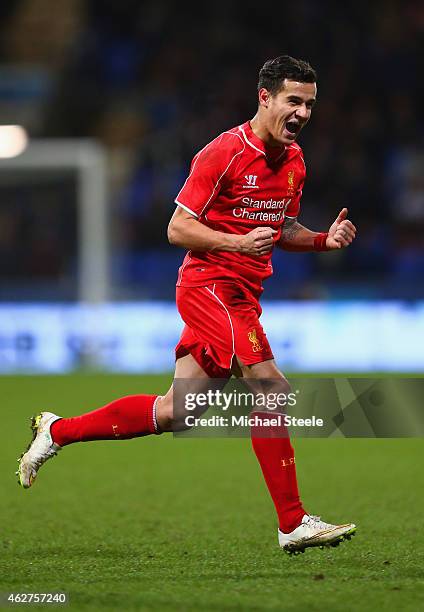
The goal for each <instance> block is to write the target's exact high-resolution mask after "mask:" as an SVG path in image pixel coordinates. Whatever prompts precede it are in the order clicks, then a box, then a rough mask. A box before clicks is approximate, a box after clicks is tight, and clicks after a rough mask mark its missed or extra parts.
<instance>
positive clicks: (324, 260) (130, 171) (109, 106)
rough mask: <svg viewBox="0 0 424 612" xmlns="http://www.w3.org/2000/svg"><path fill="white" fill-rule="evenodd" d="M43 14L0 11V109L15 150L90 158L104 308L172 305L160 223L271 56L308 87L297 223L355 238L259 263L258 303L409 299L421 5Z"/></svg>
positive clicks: (244, 107)
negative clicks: (31, 144) (101, 174)
mask: <svg viewBox="0 0 424 612" xmlns="http://www.w3.org/2000/svg"><path fill="white" fill-rule="evenodd" d="M47 5H49V2H47V1H46V0H14V2H9V3H7V8H6V7H4V8H2V9H1V11H2V15H1V16H2V26H1V44H0V53H1V56H0V59H1V66H0V76H1V75H2V74H3V75H6V76H7V77H8V78H7V79H6V81H5V80H4V79H3V85H0V111H3V116H6V117H8V116H9V117H10V118H11V122H13V123H19V122H20V119H21V120H22V122H23V123H24V124H25V125H27V127H28V129H29V131H30V134H31V135H33V136H37V137H54V138H55V137H71V138H76V137H93V138H96V139H98V140H99V141H100V142H102V143H103V144H104V145H105V147H106V148H107V151H108V160H109V169H110V187H111V190H110V193H111V201H110V209H111V215H112V218H113V223H112V227H113V228H114V234H113V245H114V246H113V258H112V263H113V275H114V286H115V297H137V298H139V297H160V298H172V297H173V286H174V282H175V278H176V273H177V266H178V265H179V264H180V261H181V260H182V253H179V252H176V251H175V249H174V248H171V247H169V245H167V239H166V226H167V223H168V221H169V218H170V216H171V214H172V211H173V209H174V203H173V200H174V197H175V196H176V194H177V192H178V191H179V188H180V186H181V185H182V183H183V181H184V179H185V176H186V174H187V171H188V168H189V163H190V161H191V158H192V156H193V155H194V153H195V152H196V151H197V150H198V149H199V148H201V147H202V146H204V145H205V144H206V143H207V142H208V141H209V140H211V139H212V138H213V137H214V136H216V135H217V134H218V133H219V132H221V131H223V130H225V129H228V128H230V127H232V126H234V125H237V124H239V123H242V122H243V121H245V120H247V119H248V118H250V117H252V116H253V115H254V113H255V109H256V81H257V73H258V70H259V68H260V67H261V65H262V64H263V62H264V61H265V60H266V59H268V58H270V57H273V56H276V55H280V54H282V53H289V54H290V55H293V56H295V57H300V58H302V59H306V60H308V61H309V62H310V63H311V64H312V65H313V66H314V67H315V68H316V69H317V71H318V76H319V80H318V104H317V106H316V108H315V109H314V112H313V117H312V120H311V123H310V124H309V126H308V127H307V128H306V129H305V131H304V132H303V133H302V136H301V140H300V144H301V146H302V147H303V149H304V152H305V160H306V164H307V172H308V178H307V183H306V186H305V189H304V193H303V199H302V212H301V217H300V221H301V222H304V223H305V225H308V226H310V227H313V228H314V229H317V230H320V231H323V230H325V229H327V227H328V225H329V224H330V223H331V222H332V221H333V219H334V218H335V216H336V215H337V213H338V211H339V210H340V208H341V207H342V206H347V207H348V208H349V214H350V217H351V218H352V220H353V221H354V223H355V224H356V225H357V227H358V238H357V240H356V242H355V245H354V247H352V248H350V249H347V250H343V251H342V252H340V253H333V254H323V255H316V254H312V255H310V254H289V253H284V252H278V253H275V257H274V261H275V265H274V269H275V276H274V277H273V279H270V280H268V281H267V284H266V288H267V289H266V296H267V297H269V298H302V297H328V296H329V297H342V298H343V297H366V298H377V297H378V298H380V297H382V298H385V297H387V298H396V297H405V298H411V299H414V298H418V297H422V296H423V292H424V291H423V287H422V283H420V281H421V278H422V270H423V269H424V248H423V247H424V231H423V230H424V173H423V167H424V165H423V162H424V149H423V145H422V143H423V136H424V134H423V131H424V130H423V127H424V126H423V116H422V113H420V109H421V107H422V104H423V102H424V100H423V97H424V93H423V89H422V87H421V78H422V76H421V75H422V74H423V73H424V66H423V63H424V54H423V53H422V52H421V51H422V45H423V34H424V5H423V3H422V2H419V0H405V1H404V2H398V1H396V0H376V1H375V2H371V3H370V2H364V1H361V0H359V1H358V0H357V1H355V2H353V1H347V2H344V3H335V2H332V1H331V0H325V1H323V2H316V1H315V0H299V1H298V2H296V3H278V4H277V3H275V4H273V3H272V4H271V5H267V6H266V7H264V6H263V5H261V4H260V3H251V2H246V1H244V2H239V1H235V2H223V1H222V0H216V1H215V2H213V3H208V4H205V5H203V4H202V5H201V6H200V5H198V6H197V7H196V9H195V10H188V8H187V7H184V6H183V5H181V3H179V2H176V1H165V0H146V1H144V2H139V1H137V0H126V1H125V2H122V1H119V0H86V1H82V0H57V1H53V0H52V2H51V5H52V7H51V8H52V10H51V11H50V10H46V7H47ZM24 68H25V70H24ZM13 71H14V72H13ZM12 73H13V74H14V78H12V77H11V74H12ZM17 82H19V84H20V85H19V86H18V85H16V83H17ZM11 108H13V113H12V110H11ZM19 114H20V115H19ZM6 214H8V215H9V218H8V223H9V227H12V226H13V219H12V220H11V219H10V216H11V215H12V216H13V214H14V213H13V211H12V212H11V210H10V209H9V212H7V213H6V212H4V211H3V213H2V212H1V208H0V218H2V219H3V226H5V225H4V223H5V222H6V221H7V219H5V215H6ZM2 215H3V216H2ZM18 225H19V224H16V223H15V225H14V226H13V227H17V228H18V229H16V230H15V231H16V232H17V233H16V240H10V233H9V232H5V231H3V232H2V231H1V230H0V253H2V254H3V255H6V256H7V255H8V254H9V257H10V255H12V256H13V249H16V248H17V247H16V244H18V242H19V227H18ZM56 243H57V244H56ZM56 243H55V244H56V246H55V248H60V244H61V241H60V240H58V241H56ZM64 244H66V242H65V243H64ZM29 260H30V261H32V262H34V257H32V258H31V257H30V258H29ZM64 260H65V263H64V265H65V266H66V265H68V266H69V265H70V264H69V262H68V264H66V258H64Z"/></svg>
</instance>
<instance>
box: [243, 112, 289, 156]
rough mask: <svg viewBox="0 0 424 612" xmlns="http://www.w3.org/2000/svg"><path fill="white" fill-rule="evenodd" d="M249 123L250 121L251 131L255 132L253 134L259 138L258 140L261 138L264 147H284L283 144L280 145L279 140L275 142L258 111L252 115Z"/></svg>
mask: <svg viewBox="0 0 424 612" xmlns="http://www.w3.org/2000/svg"><path fill="white" fill-rule="evenodd" d="M249 123H250V127H251V128H252V132H253V133H254V134H255V136H257V137H258V138H260V140H262V142H263V143H264V145H265V147H267V148H268V147H269V148H278V149H285V146H284V145H282V144H281V143H280V142H276V141H275V140H274V139H273V137H272V135H271V133H270V132H269V130H268V129H267V127H266V125H265V124H264V122H263V121H261V119H260V117H259V115H258V113H256V115H255V116H254V117H253V119H251V120H250V121H249Z"/></svg>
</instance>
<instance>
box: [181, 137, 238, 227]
mask: <svg viewBox="0 0 424 612" xmlns="http://www.w3.org/2000/svg"><path fill="white" fill-rule="evenodd" d="M243 150H244V143H243V141H242V140H241V139H240V137H239V136H237V134H233V133H230V132H224V134H221V135H220V136H218V138H215V140H213V141H212V142H210V143H209V144H207V145H206V147H204V148H203V149H201V150H200V151H199V152H198V153H197V154H196V155H195V156H194V158H193V161H192V162H191V167H190V174H189V175H188V177H187V179H186V181H185V183H184V185H183V187H182V189H181V191H180V192H179V194H178V195H177V197H176V198H175V203H176V204H177V205H178V206H180V207H181V208H183V209H184V210H186V211H187V212H189V213H190V214H192V215H193V216H195V217H200V216H201V214H202V213H204V212H205V211H206V210H207V209H208V208H210V206H212V204H213V202H214V201H215V200H216V198H217V197H218V195H219V192H220V190H221V189H222V187H223V185H224V184H225V179H226V178H227V177H228V174H229V172H230V169H231V166H232V164H234V162H235V160H236V159H238V157H239V155H240V153H241V152H242V151H243Z"/></svg>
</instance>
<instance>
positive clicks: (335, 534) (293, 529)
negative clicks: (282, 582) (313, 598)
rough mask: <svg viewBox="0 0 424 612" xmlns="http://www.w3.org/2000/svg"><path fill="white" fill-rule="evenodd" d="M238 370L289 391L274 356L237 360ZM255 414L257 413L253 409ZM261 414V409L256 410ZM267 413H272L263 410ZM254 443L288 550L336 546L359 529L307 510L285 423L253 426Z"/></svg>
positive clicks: (268, 386)
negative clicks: (250, 362)
mask: <svg viewBox="0 0 424 612" xmlns="http://www.w3.org/2000/svg"><path fill="white" fill-rule="evenodd" d="M236 374H237V375H238V376H242V377H243V378H246V379H253V387H254V388H256V389H257V387H255V381H263V382H264V388H265V391H266V392H270V393H271V392H272V393H285V394H286V395H287V394H288V393H289V392H290V385H289V383H288V381H287V379H286V378H285V377H284V375H283V374H282V372H280V370H279V369H278V368H277V366H276V364H275V361H274V360H273V359H271V360H268V361H264V362H261V363H256V364H253V365H250V366H249V365H243V363H242V362H240V361H238V362H237V366H236ZM252 414H253V415H255V413H252ZM256 414H258V416H259V417H260V416H261V413H260V412H258V413H256ZM262 416H268V417H269V413H262ZM251 439H252V446H253V449H254V451H255V454H256V457H257V459H258V461H259V464H260V466H261V469H262V473H263V475H264V478H265V482H266V484H267V486H268V490H269V492H270V494H271V497H272V499H273V501H274V505H275V508H276V511H277V515H278V519H279V529H278V540H279V544H280V546H281V547H282V548H283V549H284V550H286V551H287V552H289V553H292V552H293V553H294V552H304V551H305V548H308V547H310V546H337V545H338V544H340V542H341V541H342V540H344V539H350V537H351V536H352V535H354V533H355V531H356V526H355V525H354V524H353V523H346V524H341V525H332V524H330V523H325V522H324V521H321V519H320V517H317V516H312V515H309V514H308V513H306V512H305V510H304V508H303V506H302V503H301V501H300V497H299V491H298V485H297V477H296V465H295V457H294V450H293V447H292V444H291V442H290V438H289V433H288V430H287V428H286V427H285V426H284V425H282V426H263V427H252V429H251Z"/></svg>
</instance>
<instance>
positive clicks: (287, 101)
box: [264, 79, 317, 145]
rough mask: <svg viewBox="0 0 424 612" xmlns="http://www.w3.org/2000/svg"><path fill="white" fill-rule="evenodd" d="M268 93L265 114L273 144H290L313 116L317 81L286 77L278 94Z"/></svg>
mask: <svg viewBox="0 0 424 612" xmlns="http://www.w3.org/2000/svg"><path fill="white" fill-rule="evenodd" d="M264 92H266V90H264ZM266 93H267V94H268V98H267V105H266V106H265V111H266V114H265V116H266V123H267V130H268V133H269V135H270V140H271V144H284V145H290V144H291V143H292V142H294V141H295V140H296V138H297V137H298V135H299V133H300V131H301V130H302V128H303V127H304V126H305V125H306V124H307V122H308V121H309V119H310V117H311V112H312V107H313V106H314V104H315V100H316V95H317V86H316V83H298V82H297V81H288V80H287V79H285V81H284V87H283V89H281V90H280V91H279V92H278V93H277V94H275V95H274V96H272V95H270V94H269V92H266Z"/></svg>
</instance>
